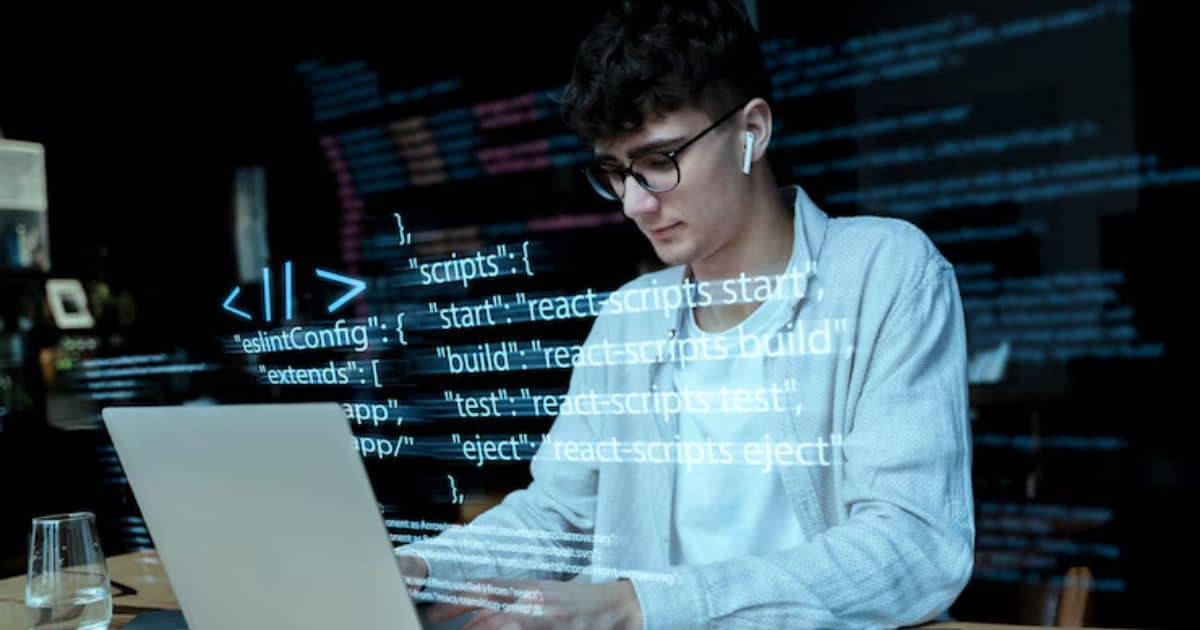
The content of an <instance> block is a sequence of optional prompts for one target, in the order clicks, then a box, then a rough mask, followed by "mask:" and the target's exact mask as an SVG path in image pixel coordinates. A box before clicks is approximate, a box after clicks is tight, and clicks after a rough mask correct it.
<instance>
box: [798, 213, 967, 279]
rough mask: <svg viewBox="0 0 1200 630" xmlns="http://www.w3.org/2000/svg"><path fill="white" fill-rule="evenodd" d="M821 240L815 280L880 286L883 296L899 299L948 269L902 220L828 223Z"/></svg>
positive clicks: (875, 218)
mask: <svg viewBox="0 0 1200 630" xmlns="http://www.w3.org/2000/svg"><path fill="white" fill-rule="evenodd" d="M825 239H826V240H825V243H824V245H823V247H822V251H821V256H820V261H819V263H818V265H819V266H818V274H820V273H822V272H825V273H828V274H831V275H834V276H837V281H839V283H846V282H850V283H851V284H855V283H857V282H861V283H863V288H864V289H870V288H872V287H874V286H875V285H880V284H883V285H886V286H888V287H890V289H891V290H889V291H888V293H892V292H893V291H894V293H895V294H897V295H903V294H905V293H908V292H911V291H913V290H916V289H917V288H919V287H920V286H922V285H924V284H925V283H927V282H930V281H932V280H935V279H936V278H938V277H940V276H941V275H942V273H943V272H945V271H949V270H951V269H952V267H951V265H950V263H949V262H948V261H947V260H946V258H945V257H944V256H942V254H941V252H939V251H938V249H937V247H936V246H935V245H934V244H933V241H932V240H930V239H929V236H928V235H926V234H925V232H923V231H921V229H920V228H918V227H917V226H915V225H913V224H912V223H909V222H908V221H904V220H902V219H894V218H890V217H878V216H858V217H845V218H837V219H831V220H830V221H829V227H828V230H827V232H826V237H825ZM876 288H877V287H876Z"/></svg>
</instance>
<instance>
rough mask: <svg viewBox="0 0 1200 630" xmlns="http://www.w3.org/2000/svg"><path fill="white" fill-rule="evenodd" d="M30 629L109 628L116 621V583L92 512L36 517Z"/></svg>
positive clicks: (30, 579) (28, 589)
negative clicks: (113, 608)
mask: <svg viewBox="0 0 1200 630" xmlns="http://www.w3.org/2000/svg"><path fill="white" fill-rule="evenodd" d="M25 609H26V610H27V611H28V612H29V627H30V628H33V629H36V630H67V629H71V630H103V629H104V628H107V627H108V623H109V621H110V620H111V619H112V586H111V584H110V583H109V581H108V566H107V565H105V564H104V552H103V551H102V550H101V549H100V535H99V534H97V533H96V515H95V514H92V513H91V512H72V513H70V514H52V515H50V516H39V517H36V518H34V519H33V532H32V533H31V534H30V536H29V572H28V574H27V576H26V581H25Z"/></svg>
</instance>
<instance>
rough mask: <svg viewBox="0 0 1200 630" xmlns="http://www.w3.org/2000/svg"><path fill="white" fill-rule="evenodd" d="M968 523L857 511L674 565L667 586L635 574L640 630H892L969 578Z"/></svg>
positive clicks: (918, 617) (933, 609) (928, 613)
mask: <svg viewBox="0 0 1200 630" xmlns="http://www.w3.org/2000/svg"><path fill="white" fill-rule="evenodd" d="M972 537H973V533H972V531H971V529H970V527H969V524H965V523H964V524H961V525H953V524H948V525H946V526H942V525H936V526H934V525H930V524H929V523H923V522H922V521H921V520H920V519H918V518H916V517H914V516H913V515H911V514H909V515H904V514H902V513H899V512H898V511H895V512H891V513H889V514H888V515H887V518H882V517H881V515H879V514H875V515H871V514H862V515H860V516H859V517H858V518H852V519H850V520H848V521H847V522H846V523H844V524H842V525H839V526H837V527H834V528H832V529H830V530H828V531H827V532H825V533H824V534H822V535H820V536H817V537H814V538H813V539H811V540H809V541H807V542H805V543H804V544H802V545H800V546H798V547H795V548H792V549H789V550H786V551H782V552H777V553H774V554H768V555H763V556H753V557H747V558H738V559H733V560H728V561H725V562H719V563H714V564H709V565H703V566H690V567H688V566H684V567H675V568H674V569H672V571H671V574H672V575H673V576H674V577H675V583H674V584H662V583H654V582H644V581H638V580H634V585H635V588H636V589H637V594H638V598H639V600H640V603H641V608H642V614H643V615H644V618H645V627H646V629H647V630H659V629H661V628H688V627H709V626H710V625H711V626H713V627H721V626H723V625H730V626H740V625H747V624H753V625H762V626H765V627H852V628H864V627H895V626H899V625H906V624H914V623H919V622H921V621H924V620H927V619H929V618H932V617H933V616H935V615H936V614H938V613H939V612H941V611H942V610H944V609H945V608H946V607H948V606H949V605H950V603H952V602H953V601H954V598H955V597H957V595H958V593H959V592H960V591H961V589H962V587H963V586H964V585H965V584H966V580H967V579H968V578H969V576H970V572H971V568H972V566H973V561H972V545H971V539H972Z"/></svg>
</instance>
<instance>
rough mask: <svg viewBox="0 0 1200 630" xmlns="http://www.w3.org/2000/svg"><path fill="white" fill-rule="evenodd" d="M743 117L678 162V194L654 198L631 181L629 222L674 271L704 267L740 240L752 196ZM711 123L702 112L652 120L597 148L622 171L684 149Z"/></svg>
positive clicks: (627, 180)
mask: <svg viewBox="0 0 1200 630" xmlns="http://www.w3.org/2000/svg"><path fill="white" fill-rule="evenodd" d="M739 118H740V115H738V116H735V118H734V119H733V120H728V121H725V122H724V123H722V124H721V125H720V126H718V127H717V128H715V129H713V130H712V131H710V132H708V133H707V134H705V135H704V137H702V138H700V139H699V140H698V141H696V142H695V143H693V144H692V145H691V146H689V147H687V149H685V150H684V151H683V153H681V154H680V155H679V157H678V158H676V159H677V161H678V162H679V172H680V180H679V185H678V186H676V187H675V189H674V190H671V191H669V192H664V193H652V192H650V191H648V190H646V189H645V188H642V187H641V186H639V185H638V183H637V182H636V181H634V179H633V177H626V178H625V198H624V200H623V201H622V204H623V205H624V210H625V215H626V216H628V217H629V218H631V219H633V220H634V222H635V223H637V225H638V228H640V229H641V231H642V233H643V234H645V235H646V237H647V238H648V239H650V243H651V245H652V246H653V247H654V251H655V253H656V254H658V257H659V258H660V259H662V261H663V262H664V263H666V264H668V265H678V264H685V263H686V264H691V263H694V262H696V261H698V260H703V259H705V258H707V257H709V256H711V255H713V254H714V253H716V252H717V251H718V250H720V249H721V248H722V247H724V246H725V245H726V244H727V243H728V242H730V241H731V240H733V238H734V237H735V236H736V235H737V234H738V232H739V229H740V227H741V225H740V222H739V219H738V216H739V212H738V208H739V207H740V205H741V204H740V203H739V198H740V197H742V196H743V195H744V193H745V190H746V189H747V182H746V180H747V179H748V178H746V177H745V176H743V175H742V173H741V155H742V153H741V152H742V151H743V147H742V145H741V142H740V141H738V140H736V138H740V137H741V134H740V133H739V132H738V130H739V129H740V127H739V125H738V121H739ZM712 122H713V119H712V118H711V117H709V116H708V115H707V114H705V113H704V112H702V111H700V110H698V109H694V108H687V109H682V110H679V111H676V112H673V113H671V114H667V115H666V116H661V117H656V118H647V119H646V120H645V122H644V123H643V125H642V126H641V128H639V129H636V130H634V131H631V132H628V133H625V134H622V135H620V136H617V137H615V138H611V139H608V140H605V141H600V142H597V143H596V146H595V151H596V155H597V157H599V158H612V159H614V160H615V162H617V163H619V164H620V165H621V166H626V165H628V164H629V160H630V158H633V157H638V156H640V155H642V154H643V153H644V152H646V151H654V152H658V153H666V152H668V151H672V150H674V149H676V148H678V147H680V146H682V145H683V144H684V143H685V142H687V141H688V140H691V139H692V137H693V136H695V135H696V134H698V133H700V132H701V131H703V130H704V129H705V128H706V127H708V126H709V125H710V124H711V123H712Z"/></svg>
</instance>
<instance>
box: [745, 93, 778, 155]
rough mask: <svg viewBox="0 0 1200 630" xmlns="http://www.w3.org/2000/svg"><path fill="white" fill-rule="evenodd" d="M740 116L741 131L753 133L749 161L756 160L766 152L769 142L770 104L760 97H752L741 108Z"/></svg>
mask: <svg viewBox="0 0 1200 630" xmlns="http://www.w3.org/2000/svg"><path fill="white" fill-rule="evenodd" d="M742 118H743V120H744V121H745V123H744V124H745V126H744V127H743V128H742V131H743V132H750V133H753V134H754V149H753V151H752V153H751V155H750V161H752V162H757V161H758V159H759V158H761V157H762V156H763V154H764V153H766V152H767V145H768V144H769V143H770V142H771V106H770V105H769V104H767V101H765V100H763V99H761V98H755V99H752V100H751V101H750V102H749V103H746V107H744V108H743V109H742ZM742 135H743V136H744V135H745V133H743V134H742Z"/></svg>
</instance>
